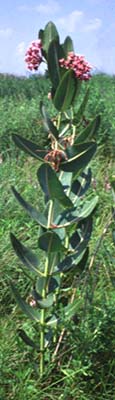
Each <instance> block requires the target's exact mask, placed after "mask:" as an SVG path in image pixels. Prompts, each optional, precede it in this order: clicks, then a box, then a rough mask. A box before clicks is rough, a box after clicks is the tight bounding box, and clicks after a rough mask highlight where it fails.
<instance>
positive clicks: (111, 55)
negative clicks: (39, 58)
mask: <svg viewBox="0 0 115 400" xmlns="http://www.w3.org/2000/svg"><path fill="white" fill-rule="evenodd" d="M49 21H52V22H54V23H55V24H56V27H57V29H58V32H59V35H60V39H61V42H63V41H64V39H65V37H66V36H67V35H69V36H71V38H72V39H73V42H74V48H75V53H76V54H82V55H84V56H85V58H86V59H87V61H88V62H90V63H91V64H92V65H93V70H94V72H100V71H102V72H106V73H107V74H115V0H81V1H79V0H62V1H61V0H21V1H19V0H0V73H9V74H15V75H26V76H28V72H27V69H26V65H25V62H24V56H25V52H26V49H27V47H28V45H29V44H30V43H31V41H32V40H36V39H37V38H38V31H39V30H40V29H41V28H42V29H44V27H45V25H46V24H47V22H49ZM40 72H43V67H42V66H41V67H40Z"/></svg>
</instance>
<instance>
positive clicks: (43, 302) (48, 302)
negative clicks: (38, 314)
mask: <svg viewBox="0 0 115 400" xmlns="http://www.w3.org/2000/svg"><path fill="white" fill-rule="evenodd" d="M32 294H33V296H34V299H35V300H36V302H37V304H38V305H39V306H40V308H42V309H45V308H49V307H51V306H52V305H53V302H54V296H53V295H52V294H49V295H48V296H47V297H46V298H45V299H43V298H41V299H40V297H39V294H38V293H37V292H36V290H33V292H32Z"/></svg>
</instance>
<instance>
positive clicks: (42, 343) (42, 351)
mask: <svg viewBox="0 0 115 400" xmlns="http://www.w3.org/2000/svg"><path fill="white" fill-rule="evenodd" d="M52 211H53V201H52V200H50V206H49V212H48V222H47V228H49V227H50V225H51V221H52ZM48 274H49V257H48V255H47V256H46V261H45V270H44V278H45V287H44V288H43V290H42V299H45V298H46V289H47V281H48ZM40 323H41V333H40V377H42V376H43V373H44V358H45V309H42V310H41V321H40Z"/></svg>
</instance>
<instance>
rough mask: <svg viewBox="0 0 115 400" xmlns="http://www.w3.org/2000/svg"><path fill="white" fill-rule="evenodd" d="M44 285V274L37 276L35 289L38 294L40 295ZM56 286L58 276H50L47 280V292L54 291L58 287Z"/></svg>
mask: <svg viewBox="0 0 115 400" xmlns="http://www.w3.org/2000/svg"><path fill="white" fill-rule="evenodd" d="M45 286H46V277H44V276H43V277H39V278H38V279H37V282H36V291H37V292H38V293H39V295H40V296H42V293H43V289H44V288H45ZM58 286H59V277H55V278H54V277H52V276H50V277H49V278H48V282H47V290H46V292H47V294H49V293H51V292H54V291H55V290H56V289H57V288H58Z"/></svg>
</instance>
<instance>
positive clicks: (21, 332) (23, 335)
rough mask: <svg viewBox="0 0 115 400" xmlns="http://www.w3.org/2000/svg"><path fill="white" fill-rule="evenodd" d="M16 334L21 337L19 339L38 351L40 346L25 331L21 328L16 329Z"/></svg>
mask: <svg viewBox="0 0 115 400" xmlns="http://www.w3.org/2000/svg"><path fill="white" fill-rule="evenodd" d="M18 334H19V336H20V337H21V339H22V340H23V341H24V342H25V343H26V344H27V346H30V347H32V348H33V349H35V350H38V351H39V349H40V348H39V346H38V345H37V343H35V342H33V340H32V339H30V338H29V336H28V335H27V334H26V332H25V331H24V330H23V329H18Z"/></svg>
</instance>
